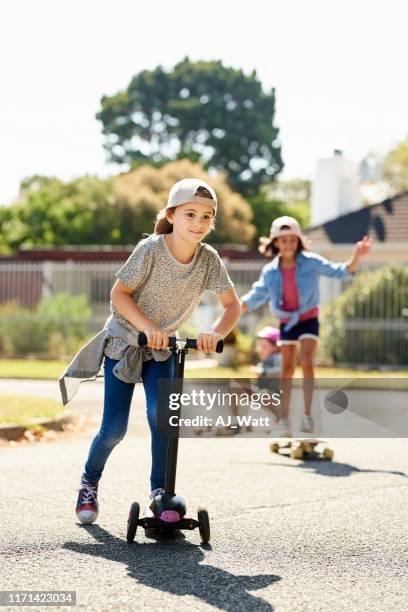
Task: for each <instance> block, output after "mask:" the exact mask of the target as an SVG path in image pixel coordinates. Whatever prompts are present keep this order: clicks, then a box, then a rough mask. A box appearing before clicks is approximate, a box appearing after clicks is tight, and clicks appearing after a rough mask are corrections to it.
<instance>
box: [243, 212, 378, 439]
mask: <svg viewBox="0 0 408 612" xmlns="http://www.w3.org/2000/svg"><path fill="white" fill-rule="evenodd" d="M260 242H261V246H260V249H259V250H260V251H261V253H263V254H264V255H265V256H272V257H273V259H272V261H271V262H270V263H268V264H267V265H266V266H265V267H264V268H263V270H262V272H261V276H260V278H259V280H258V281H257V282H255V283H254V284H253V286H252V289H251V290H250V291H249V292H248V293H247V294H246V295H244V296H243V297H242V302H241V303H242V311H243V312H248V311H252V310H255V309H256V308H259V307H260V306H262V304H264V303H265V302H269V306H270V310H271V311H272V312H273V313H274V314H275V315H276V316H278V317H279V319H280V344H281V355H282V371H281V377H282V390H283V394H282V405H281V414H282V418H281V423H280V435H282V436H287V435H290V427H289V421H288V417H289V406H290V392H291V379H292V378H293V375H294V372H295V367H296V358H297V347H298V345H300V365H301V367H302V370H303V393H304V403H305V412H304V416H303V418H302V423H301V431H304V432H306V433H312V432H313V419H312V417H311V406H312V396H313V378H314V365H313V359H314V354H315V352H316V348H317V341H318V338H319V319H318V316H319V309H318V306H319V277H320V276H329V277H332V278H346V277H348V276H350V275H351V274H352V273H354V271H355V270H356V268H357V266H358V264H359V262H360V258H361V257H362V256H363V255H365V254H366V253H368V252H369V250H370V248H371V244H372V240H371V239H369V238H367V236H364V238H363V239H362V240H360V241H359V242H357V244H356V246H355V248H354V251H353V254H352V257H351V259H350V260H349V261H347V262H344V263H332V262H330V261H328V260H327V259H325V258H324V257H321V256H320V255H317V254H316V253H311V252H309V251H307V250H306V243H305V238H304V236H303V235H302V232H301V229H300V226H299V224H298V222H297V221H296V219H294V218H293V217H286V216H285V217H279V218H278V219H275V221H274V222H273V223H272V226H271V231H270V236H269V238H265V237H264V238H261V239H260Z"/></svg>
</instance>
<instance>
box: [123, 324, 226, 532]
mask: <svg viewBox="0 0 408 612" xmlns="http://www.w3.org/2000/svg"><path fill="white" fill-rule="evenodd" d="M147 342H148V340H147V337H146V335H145V334H144V333H143V332H140V333H139V346H146V345H147ZM169 348H170V350H171V352H172V353H173V355H172V358H173V359H174V360H175V367H174V375H173V380H172V383H171V391H170V392H171V393H182V391H183V379H184V363H185V358H186V355H187V353H188V350H189V349H197V340H196V339H192V338H186V339H185V340H181V339H179V338H176V337H175V336H171V337H170V338H169ZM223 348H224V342H223V340H219V342H218V343H217V348H216V352H217V353H222V351H223ZM173 414H174V415H175V416H176V417H177V423H178V422H179V418H180V408H178V410H177V411H173ZM172 429H173V428H172ZM178 443H179V427H178V426H177V427H174V436H172V437H171V438H169V441H168V448H167V463H166V479H165V486H164V493H163V494H160V495H156V497H155V498H154V499H153V501H152V503H151V504H150V510H151V511H152V514H153V516H151V517H150V516H146V517H142V518H139V515H140V505H139V504H138V502H133V504H132V505H131V507H130V512H129V518H128V524H127V535H126V539H127V541H128V542H133V541H134V539H135V536H136V531H137V528H138V527H143V528H144V529H152V528H153V529H159V530H160V531H162V532H163V533H164V534H166V533H167V534H169V535H170V534H171V532H172V531H174V530H176V529H177V530H178V529H189V530H193V529H196V528H197V527H198V529H199V531H200V536H201V541H202V543H203V544H208V542H209V541H210V519H209V517H208V512H207V510H206V509H205V508H198V510H197V520H195V519H193V518H186V512H187V506H186V502H185V500H184V498H183V497H181V496H179V495H176V493H175V485H176V473H177V457H178Z"/></svg>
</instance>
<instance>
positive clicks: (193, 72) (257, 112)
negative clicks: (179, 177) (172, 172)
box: [97, 58, 283, 195]
mask: <svg viewBox="0 0 408 612" xmlns="http://www.w3.org/2000/svg"><path fill="white" fill-rule="evenodd" d="M274 117H275V91H274V89H271V90H270V91H268V92H265V91H264V90H263V88H262V84H261V82H260V81H259V80H258V78H257V75H256V72H255V71H254V72H253V73H252V74H250V75H249V76H246V75H245V74H244V73H243V71H242V70H237V69H234V68H227V67H225V66H223V64H222V62H221V61H209V62H204V61H199V62H191V61H190V60H189V59H188V58H185V59H184V60H183V61H181V62H180V63H179V64H177V65H176V66H175V67H174V68H173V70H171V71H166V70H164V69H163V68H162V67H161V66H158V67H157V68H156V69H154V70H143V71H142V72H140V73H139V74H136V75H135V76H134V77H133V78H132V79H131V81H130V83H129V85H128V86H127V88H126V89H125V90H123V91H119V92H117V93H116V94H114V95H112V96H104V97H103V98H102V100H101V110H100V111H99V112H98V113H97V119H98V120H100V121H101V123H102V126H103V133H104V134H105V136H106V142H105V148H106V150H107V151H108V154H109V158H110V160H111V161H113V162H116V163H119V164H127V165H128V167H132V166H134V165H135V164H138V163H141V162H142V163H143V162H147V161H148V162H150V163H153V164H157V165H161V164H163V163H166V162H167V161H169V160H174V159H176V158H184V157H187V158H189V159H191V160H192V161H200V162H201V163H202V164H203V165H204V166H205V167H206V168H207V169H215V170H217V171H225V172H226V173H227V177H228V182H229V184H230V186H231V187H232V188H233V189H234V190H236V191H239V192H241V193H243V194H247V195H248V194H255V193H256V192H257V190H258V189H259V187H260V185H262V184H265V183H269V182H270V181H271V179H273V178H274V177H275V176H276V175H277V174H278V173H279V172H280V171H281V170H282V168H283V162H282V158H281V147H280V144H279V141H278V132H279V130H278V128H276V127H275V126H274Z"/></svg>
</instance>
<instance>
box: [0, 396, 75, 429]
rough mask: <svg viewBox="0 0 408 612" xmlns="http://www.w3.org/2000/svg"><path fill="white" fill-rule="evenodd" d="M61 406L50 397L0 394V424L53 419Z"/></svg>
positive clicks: (60, 409) (60, 412)
mask: <svg viewBox="0 0 408 612" xmlns="http://www.w3.org/2000/svg"><path fill="white" fill-rule="evenodd" d="M63 410H64V409H63V407H62V406H60V405H59V404H58V403H57V402H56V401H54V400H52V399H47V398H42V397H30V396H26V395H24V396H22V395H2V394H1V395H0V425H8V424H10V425H11V424H13V425H14V424H16V425H23V426H25V427H26V426H29V425H32V424H33V420H35V419H43V418H44V419H45V418H49V419H54V418H58V417H59V416H61V415H62V413H63Z"/></svg>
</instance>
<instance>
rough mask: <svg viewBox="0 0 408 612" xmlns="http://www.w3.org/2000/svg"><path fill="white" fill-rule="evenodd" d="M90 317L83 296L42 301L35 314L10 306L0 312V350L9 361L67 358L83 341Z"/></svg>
mask: <svg viewBox="0 0 408 612" xmlns="http://www.w3.org/2000/svg"><path fill="white" fill-rule="evenodd" d="M90 315H91V310H90V308H89V306H88V300H87V297H86V296H85V295H77V296H72V295H69V294H68V293H59V294H57V295H55V296H52V297H45V298H43V299H42V300H41V302H40V304H39V305H38V308H37V310H36V311H30V310H28V309H26V308H22V307H20V306H19V305H18V304H17V303H16V302H10V303H8V304H5V305H3V306H2V307H1V309H0V331H1V346H0V350H1V351H2V352H3V353H5V354H7V355H8V356H11V357H21V356H25V355H29V354H38V355H41V356H61V355H67V354H70V353H72V352H73V351H75V350H76V349H77V348H78V347H79V346H78V345H79V343H80V342H81V341H83V339H84V338H85V337H86V334H87V322H88V319H89V317H90Z"/></svg>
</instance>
